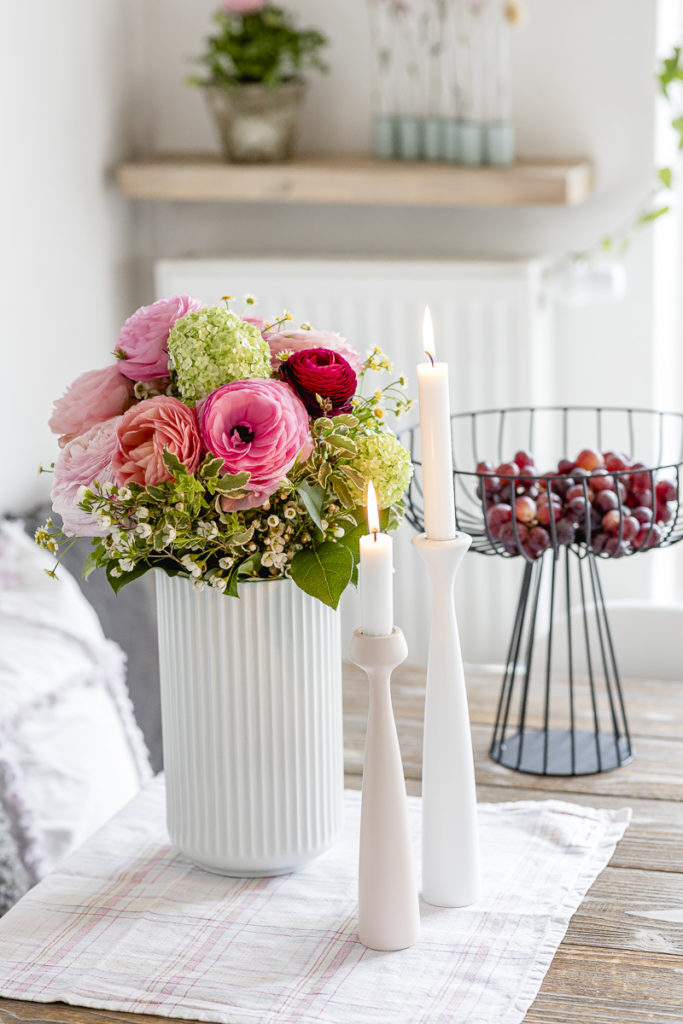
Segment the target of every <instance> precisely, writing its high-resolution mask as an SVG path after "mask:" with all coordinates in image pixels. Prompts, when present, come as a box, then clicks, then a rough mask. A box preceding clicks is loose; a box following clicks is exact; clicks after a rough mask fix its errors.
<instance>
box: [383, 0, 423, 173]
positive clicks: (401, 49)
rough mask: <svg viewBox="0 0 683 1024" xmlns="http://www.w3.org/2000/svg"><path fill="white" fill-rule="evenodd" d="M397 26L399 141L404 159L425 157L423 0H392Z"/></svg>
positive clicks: (399, 154) (396, 64)
mask: <svg viewBox="0 0 683 1024" xmlns="http://www.w3.org/2000/svg"><path fill="white" fill-rule="evenodd" d="M391 8H392V13H393V16H394V19H395V25H396V62H395V71H394V74H395V76H396V77H395V81H396V92H397V98H398V118H397V141H398V156H399V158H400V159H401V160H421V159H422V157H423V156H424V131H423V129H424V111H425V85H426V75H425V61H424V59H423V53H422V47H421V46H420V40H424V19H423V16H422V15H423V3H422V2H421V0H412V2H411V3H407V2H405V0H393V2H392V3H391Z"/></svg>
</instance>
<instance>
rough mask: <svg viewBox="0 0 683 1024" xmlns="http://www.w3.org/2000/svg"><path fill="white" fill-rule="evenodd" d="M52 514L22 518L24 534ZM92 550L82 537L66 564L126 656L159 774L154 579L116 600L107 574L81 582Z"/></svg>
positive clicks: (135, 703) (137, 582) (37, 513)
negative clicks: (87, 558) (85, 564)
mask: <svg viewBox="0 0 683 1024" xmlns="http://www.w3.org/2000/svg"><path fill="white" fill-rule="evenodd" d="M51 514H52V512H51V509H50V506H49V505H45V506H42V507H41V508H39V509H37V510H36V511H35V512H34V513H32V514H31V515H28V516H24V517H23V518H24V522H25V524H26V530H27V531H28V532H29V533H30V534H33V532H34V531H35V529H36V527H37V526H39V525H40V524H41V523H43V522H45V520H46V518H47V517H48V516H49V515H51ZM90 550H91V543H90V539H89V538H87V537H81V538H79V539H78V540H77V541H76V543H75V544H74V546H73V547H72V548H71V549H70V551H68V552H67V554H66V555H65V557H64V565H65V566H66V568H67V569H68V570H69V572H70V573H71V574H72V575H73V576H74V577H75V578H76V579H77V580H78V581H79V583H80V587H81V590H82V591H83V593H84V594H85V596H86V598H87V599H88V601H89V602H90V604H91V605H92V606H93V608H94V609H95V611H96V612H97V614H98V616H99V619H100V622H101V623H102V629H103V630H104V633H105V635H106V636H108V637H109V639H110V640H115V641H116V643H117V644H118V645H119V646H120V647H121V648H122V649H123V650H124V651H125V653H126V655H127V658H128V673H127V680H126V681H127V683H128V690H129V692H130V696H131V700H132V701H133V707H134V709H135V717H136V718H137V721H138V725H139V726H140V728H141V729H142V732H143V734H144V737H145V740H146V742H147V746H148V748H149V753H150V760H151V763H152V768H153V770H154V771H155V772H157V771H159V770H160V769H161V767H162V749H161V706H160V700H159V651H158V647H157V620H156V597H155V586H154V579H153V575H154V574H153V573H147V575H146V576H143V577H141V578H140V579H138V580H135V581H134V582H133V583H129V584H128V585H127V586H126V587H124V588H123V590H121V592H120V593H119V594H118V595H117V594H115V593H114V591H113V590H112V589H111V587H110V586H109V583H108V582H107V578H106V576H105V575H104V572H103V571H98V572H95V573H93V575H92V576H91V577H90V579H89V580H86V581H84V580H82V579H81V570H82V568H83V562H84V561H85V559H86V557H87V555H88V554H89V552H90Z"/></svg>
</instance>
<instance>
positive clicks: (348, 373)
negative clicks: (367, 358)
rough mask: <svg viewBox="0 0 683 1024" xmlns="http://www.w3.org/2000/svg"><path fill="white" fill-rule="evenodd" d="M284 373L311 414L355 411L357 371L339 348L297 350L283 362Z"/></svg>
mask: <svg viewBox="0 0 683 1024" xmlns="http://www.w3.org/2000/svg"><path fill="white" fill-rule="evenodd" d="M280 373H281V375H282V379H283V380H286V381H287V383H288V384H290V385H291V386H292V387H293V388H294V390H295V391H296V393H297V395H298V396H299V398H300V399H301V401H302V402H303V403H304V405H305V406H306V408H307V409H308V411H309V413H310V414H311V416H337V415H339V413H342V412H350V411H351V402H350V398H351V395H352V394H353V393H354V392H355V390H356V374H355V373H354V371H353V368H352V367H351V366H350V365H349V363H348V362H347V360H346V359H344V357H343V356H341V355H339V353H338V352H333V351H332V349H329V348H312V349H305V350H303V351H302V352H295V353H294V355H292V356H290V357H289V359H287V360H286V361H285V362H284V363H283V364H282V366H281V367H280ZM319 398H320V401H319V400H318V399H319ZM321 403H322V404H321Z"/></svg>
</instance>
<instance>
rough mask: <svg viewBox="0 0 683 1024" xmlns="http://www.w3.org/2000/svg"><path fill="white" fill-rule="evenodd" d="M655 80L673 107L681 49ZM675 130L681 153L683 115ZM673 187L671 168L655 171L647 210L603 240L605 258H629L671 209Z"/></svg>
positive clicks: (681, 70)
mask: <svg viewBox="0 0 683 1024" xmlns="http://www.w3.org/2000/svg"><path fill="white" fill-rule="evenodd" d="M655 77H656V79H657V82H658V83H659V88H660V91H661V93H662V96H664V98H665V99H666V100H667V102H668V103H673V97H672V93H671V92H670V90H671V87H672V86H673V85H674V84H675V83H676V82H683V61H682V60H681V47H680V46H676V47H675V48H674V50H673V52H672V53H671V56H670V57H665V58H664V59H663V60H662V62H661V64H660V66H659V68H658V69H657V71H656V75H655ZM671 127H672V128H673V129H674V131H675V132H676V135H677V137H678V149H679V150H681V149H683V114H680V115H679V114H676V116H674V117H672V119H671ZM673 187H674V169H673V168H671V167H658V168H657V169H656V171H655V181H654V185H653V188H652V191H651V194H650V196H649V198H648V200H647V202H646V203H645V204H644V208H643V209H641V210H640V211H639V212H638V213H637V214H636V215H635V217H634V218H633V219H632V220H631V221H630V222H629V223H628V224H627V225H626V227H625V228H623V229H622V230H621V231H619V232H616V233H615V234H614V235H608V236H606V237H605V238H602V239H601V240H600V242H599V243H598V248H599V249H600V251H601V252H602V253H603V254H605V255H612V254H614V255H616V256H617V258H622V257H623V256H625V255H626V253H627V252H628V249H629V248H630V245H631V242H632V240H633V237H634V235H635V233H636V232H637V231H639V230H640V229H641V228H644V227H646V226H647V225H649V224H652V223H653V222H654V221H656V220H658V219H659V218H660V217H663V216H664V215H665V214H667V213H668V212H669V210H670V208H671V207H670V205H669V204H668V203H666V202H664V203H662V202H661V201H660V200H661V199H662V198H663V196H664V193H665V192H668V191H670V190H671V189H673ZM590 255H591V253H590V251H589V252H587V253H581V254H580V255H579V257H578V258H579V259H583V260H585V259H587V258H590Z"/></svg>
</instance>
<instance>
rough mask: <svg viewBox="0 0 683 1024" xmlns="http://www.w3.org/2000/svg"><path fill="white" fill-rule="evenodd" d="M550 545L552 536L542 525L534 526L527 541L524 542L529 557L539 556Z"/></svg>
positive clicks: (523, 546) (523, 545)
mask: <svg viewBox="0 0 683 1024" xmlns="http://www.w3.org/2000/svg"><path fill="white" fill-rule="evenodd" d="M549 547H550V537H549V536H548V534H547V532H546V531H545V530H544V529H543V527H542V526H534V527H533V528H532V529H531V530H529V534H528V536H527V538H526V540H525V541H523V543H522V548H523V550H524V553H525V554H527V555H528V556H529V558H538V557H539V555H542V554H543V552H544V551H545V550H546V548H549Z"/></svg>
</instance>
